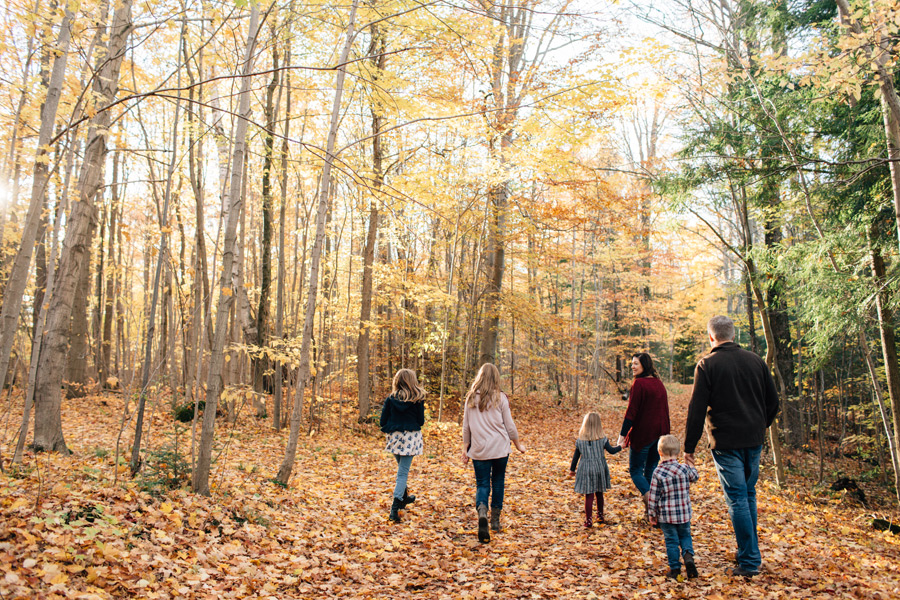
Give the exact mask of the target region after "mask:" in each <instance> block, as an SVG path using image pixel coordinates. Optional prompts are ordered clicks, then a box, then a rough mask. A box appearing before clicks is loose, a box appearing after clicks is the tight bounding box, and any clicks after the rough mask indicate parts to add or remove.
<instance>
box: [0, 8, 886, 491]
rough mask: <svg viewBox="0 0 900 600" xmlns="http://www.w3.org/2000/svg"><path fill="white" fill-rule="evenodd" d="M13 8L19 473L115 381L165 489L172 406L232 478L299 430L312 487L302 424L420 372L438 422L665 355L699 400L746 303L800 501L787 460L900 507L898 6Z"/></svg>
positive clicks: (206, 487) (195, 453) (567, 399)
mask: <svg viewBox="0 0 900 600" xmlns="http://www.w3.org/2000/svg"><path fill="white" fill-rule="evenodd" d="M651 4H652V6H651ZM2 19H3V27H2V28H0V56H2V60H0V71H2V73H0V77H2V81H3V84H2V94H0V129H2V131H3V136H2V140H3V141H2V148H0V149H2V159H0V165H2V166H0V169H2V193H3V198H2V214H0V218H2V222H0V225H2V228H0V234H2V238H0V283H2V290H3V292H2V314H0V341H2V344H0V373H5V376H6V379H5V387H6V391H5V393H4V395H3V398H4V401H3V408H2V410H3V413H4V414H3V430H2V431H3V433H2V437H0V451H2V461H3V463H2V464H3V466H5V467H9V465H10V463H15V464H18V463H21V462H22V461H23V460H25V461H26V462H27V460H28V456H31V454H30V453H29V452H30V450H31V449H33V450H36V451H54V452H62V453H66V452H68V451H69V445H70V444H71V443H72V441H73V436H77V433H73V432H72V431H70V430H69V429H68V428H67V423H66V422H65V421H64V420H63V419H62V418H61V414H62V413H61V407H63V406H65V404H66V403H67V402H71V401H72V399H73V398H78V397H82V396H88V397H93V396H95V395H96V396H97V398H98V401H99V398H101V397H102V396H103V395H110V394H114V395H120V396H121V397H122V398H124V399H125V400H126V402H125V409H124V413H123V414H122V416H121V420H120V427H121V432H120V438H121V442H122V443H121V448H122V449H121V453H122V455H123V456H125V457H126V459H128V458H129V457H130V464H131V470H132V474H135V473H137V472H139V471H140V469H141V467H142V463H143V462H144V461H143V458H142V457H143V456H145V455H146V453H147V452H148V451H151V450H154V448H155V446H154V447H150V446H148V445H147V444H146V443H145V442H143V441H142V432H143V431H144V424H145V422H146V419H147V418H148V416H147V415H148V414H150V413H152V414H156V415H159V414H172V415H175V416H177V418H179V419H180V421H181V422H184V423H187V427H186V428H185V429H183V430H181V431H180V433H179V434H178V435H179V436H180V437H181V441H180V443H181V448H182V450H183V452H184V453H185V456H186V457H187V460H188V462H189V465H190V473H191V477H192V481H191V487H192V489H193V490H194V491H195V492H200V493H205V494H208V493H209V492H210V481H209V473H210V464H211V461H212V460H213V458H214V457H213V448H214V444H215V443H217V442H216V440H217V436H218V435H219V432H220V430H221V427H222V426H223V424H224V423H228V422H230V421H234V420H235V419H247V418H252V417H253V416H254V415H255V417H256V418H258V419H265V420H266V421H265V422H266V423H268V424H269V425H268V426H269V427H271V428H274V429H276V430H279V429H281V428H289V430H290V435H289V437H288V441H287V445H286V447H285V448H283V462H282V464H281V466H280V468H279V469H278V471H277V473H274V472H273V473H271V474H270V475H271V476H272V477H274V478H275V479H277V481H279V482H281V483H282V484H287V483H288V482H289V480H290V478H291V474H292V472H294V467H295V458H296V452H297V444H298V439H299V437H300V436H302V435H307V434H308V433H310V432H313V431H319V430H321V429H322V428H341V429H343V428H350V429H351V430H353V431H356V430H357V428H359V427H365V426H366V425H365V424H366V423H367V422H368V421H370V420H371V418H372V416H373V415H375V414H377V413H376V410H377V407H378V405H379V404H380V401H381V399H382V398H383V397H384V396H385V395H386V393H387V392H388V391H389V385H390V378H391V376H392V374H393V373H394V372H395V371H396V370H397V369H398V368H400V367H409V368H413V369H415V370H416V371H417V372H418V373H419V374H420V380H421V381H423V382H424V384H425V385H426V388H427V390H428V410H429V415H430V419H433V420H447V419H456V418H457V414H458V413H457V408H458V402H459V398H460V396H461V394H463V393H464V391H465V389H466V387H467V385H468V384H469V382H470V381H471V378H472V376H473V374H474V372H475V371H476V369H477V368H478V366H479V365H480V364H482V363H484V362H487V361H491V362H494V363H496V364H497V365H498V366H499V367H500V369H501V371H502V373H503V376H504V379H505V385H506V386H507V388H508V389H509V391H510V395H511V396H513V397H521V398H526V397H527V398H530V399H531V401H533V402H534V403H537V404H539V405H546V406H553V407H556V406H563V407H579V406H582V405H586V404H588V403H590V402H594V401H596V399H597V398H599V397H601V396H603V395H610V394H614V395H621V394H622V393H624V392H625V391H626V390H627V387H628V385H629V382H628V377H629V376H630V375H629V374H628V372H627V369H626V366H627V364H628V360H629V359H630V355H631V353H633V352H637V351H643V350H648V351H650V352H651V353H652V355H653V356H654V357H655V359H656V361H657V363H658V365H659V367H660V371H661V373H662V374H663V377H664V379H665V380H666V381H669V382H677V383H685V384H689V383H690V382H691V379H692V375H693V365H694V363H695V362H696V360H697V359H698V358H699V357H700V356H702V354H703V353H704V352H705V351H706V349H707V346H706V343H705V340H706V335H705V327H704V326H705V322H706V319H707V318H709V317H710V316H712V315H713V314H716V313H727V314H729V315H731V316H732V317H734V319H735V320H736V322H738V323H739V325H740V333H739V340H738V341H739V342H740V343H741V344H743V345H744V346H746V347H749V348H751V349H753V350H754V351H757V352H759V353H760V354H761V355H763V356H765V358H766V360H767V362H768V363H769V365H770V366H771V367H772V369H773V372H774V373H775V375H776V381H777V383H778V386H779V390H780V393H781V396H782V399H783V410H782V413H781V415H780V418H779V420H778V422H777V423H776V425H775V426H774V427H773V429H772V431H771V436H770V443H771V453H770V454H769V455H768V456H769V457H770V459H769V460H774V461H775V465H776V467H777V477H778V481H779V483H782V482H783V481H784V480H785V478H786V477H789V476H790V474H789V470H788V471H787V472H786V471H785V465H784V464H783V463H784V460H783V458H782V457H783V456H784V449H786V450H787V451H788V452H795V451H802V452H811V453H813V454H814V455H815V456H816V457H817V460H818V465H819V467H818V470H819V473H818V477H819V479H820V480H822V481H824V480H825V479H826V478H828V477H830V474H829V473H830V469H831V467H830V465H831V464H832V463H833V461H835V460H836V459H837V458H838V457H851V458H853V459H854V460H855V461H857V462H858V463H859V464H860V465H861V473H860V474H859V477H864V478H867V479H868V480H873V481H880V482H881V483H880V485H882V486H883V488H884V489H885V490H891V489H892V488H893V491H889V492H888V493H891V494H893V493H896V490H897V481H898V458H897V457H898V453H897V446H896V443H897V439H898V438H897V436H898V433H900V369H898V359H897V351H896V341H895V327H896V325H897V318H896V316H895V312H896V309H897V302H898V294H897V291H898V283H897V276H896V272H897V267H898V262H900V261H898V228H900V99H898V94H897V89H896V83H897V73H898V63H897V57H898V53H900V31H898V30H900V2H897V1H896V0H865V1H862V0H860V1H853V0H837V1H828V0H821V1H819V0H796V1H794V0H792V1H780V2H763V1H755V0H740V1H731V0H729V1H726V2H716V3H692V2H682V1H681V0H671V1H670V2H666V3H662V4H659V3H649V2H648V3H643V2H635V3H627V2H626V3H609V4H608V5H607V4H603V3H599V4H598V3H593V2H577V1H574V0H551V1H546V2H545V1H539V0H511V1H509V2H505V3H494V2H490V1H486V0H447V1H443V0H440V1H437V2H421V1H418V0H385V1H381V0H367V1H362V2H361V1H359V0H348V2H345V3H338V4H335V3H329V2H315V1H313V2H294V1H293V0H292V1H290V2H286V1H285V2H275V3H266V2H250V3H246V2H240V1H239V2H215V1H212V0H210V1H207V0H200V1H199V2H172V1H166V0H164V1H160V2H141V3H134V2H132V0H121V1H117V2H110V1H109V0H84V1H82V2H78V3H71V2H70V3H61V2H58V1H57V0H14V1H12V2H10V3H9V4H8V5H7V7H6V8H5V9H4V10H3V12H2ZM23 409H24V410H23ZM217 415H218V422H219V424H218V425H217ZM20 419H21V420H20ZM610 427H612V426H610ZM161 443H163V442H162V441H161V440H159V439H156V440H154V442H153V444H155V445H157V446H158V445H159V444H161ZM788 462H789V461H788ZM788 466H789V465H788Z"/></svg>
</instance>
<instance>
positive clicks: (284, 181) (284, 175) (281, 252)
mask: <svg viewBox="0 0 900 600" xmlns="http://www.w3.org/2000/svg"><path fill="white" fill-rule="evenodd" d="M287 44H288V47H287V50H286V51H285V54H284V63H285V64H287V65H289V64H291V46H290V39H288V42H287ZM285 89H286V90H287V99H286V101H285V108H284V111H285V118H284V137H282V140H281V208H280V209H279V213H278V287H277V291H276V299H275V337H276V338H277V339H278V343H279V344H280V343H281V342H282V341H283V340H284V277H285V268H284V261H285V245H284V242H285V240H284V230H285V219H286V218H287V188H288V138H289V137H290V131H291V72H290V70H288V71H287V72H286V73H285V74H284V79H283V80H282V84H281V90H279V92H278V98H279V101H280V100H281V91H283V90H285ZM300 141H301V143H302V141H303V140H302V134H301V140H300ZM283 369H284V365H283V363H282V362H281V361H280V360H277V361H275V376H274V381H275V393H274V395H273V408H272V413H273V414H272V426H273V427H275V431H281V427H282V424H283V423H284V420H283V419H282V412H283V409H282V397H283V395H284V392H283V387H284V376H283V374H282V370H283Z"/></svg>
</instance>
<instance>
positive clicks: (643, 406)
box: [617, 352, 669, 512]
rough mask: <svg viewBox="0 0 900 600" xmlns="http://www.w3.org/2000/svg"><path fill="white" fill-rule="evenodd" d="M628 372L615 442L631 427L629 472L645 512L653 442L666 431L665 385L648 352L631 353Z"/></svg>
mask: <svg viewBox="0 0 900 600" xmlns="http://www.w3.org/2000/svg"><path fill="white" fill-rule="evenodd" d="M631 372H632V373H634V383H633V384H632V386H631V393H630V394H629V396H628V409H627V410H626V411H625V421H624V422H623V423H622V431H621V433H620V434H619V441H618V444H617V445H619V446H621V445H622V443H623V442H624V440H625V436H626V435H628V434H629V431H630V432H631V435H630V437H629V443H630V446H631V449H630V450H629V453H628V473H629V474H630V475H631V481H633V482H634V486H635V487H636V488H637V490H638V492H640V494H641V497H642V499H643V501H644V509H645V512H646V508H647V498H648V494H649V492H650V478H651V477H653V471H654V470H655V469H656V465H657V464H659V452H657V450H656V444H657V442H658V441H659V438H660V437H662V436H664V435H667V434H668V433H669V399H668V395H667V394H666V386H664V385H663V383H662V381H660V379H659V375H657V373H656V369H655V368H653V359H651V358H650V355H649V354H647V353H646V352H641V353H639V354H635V355H633V356H632V357H631Z"/></svg>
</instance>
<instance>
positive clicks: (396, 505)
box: [388, 498, 403, 523]
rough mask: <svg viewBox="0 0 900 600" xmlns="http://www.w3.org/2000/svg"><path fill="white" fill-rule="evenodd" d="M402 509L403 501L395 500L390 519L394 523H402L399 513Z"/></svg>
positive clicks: (392, 504)
mask: <svg viewBox="0 0 900 600" xmlns="http://www.w3.org/2000/svg"><path fill="white" fill-rule="evenodd" d="M401 508H403V500H398V499H397V498H394V501H393V502H392V503H391V515H390V516H389V517H388V518H389V519H390V520H391V521H393V522H394V523H399V522H400V513H399V512H398V511H399V510H400V509H401Z"/></svg>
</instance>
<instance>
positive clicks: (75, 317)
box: [63, 209, 96, 398]
mask: <svg viewBox="0 0 900 600" xmlns="http://www.w3.org/2000/svg"><path fill="white" fill-rule="evenodd" d="M95 213H96V209H95ZM95 229H96V220H95V219H93V218H92V219H91V221H90V225H89V226H88V234H87V239H88V240H92V239H94V230H95ZM90 291H91V246H90V243H88V245H87V246H86V247H85V250H84V265H83V266H82V267H81V274H80V275H79V277H78V284H77V287H76V288H75V297H74V299H73V301H72V319H71V323H70V327H69V352H68V355H67V360H66V374H65V378H64V379H63V384H64V385H65V386H66V398H82V397H84V396H86V395H87V393H88V383H89V381H90V374H89V372H88V355H89V354H90V352H91V344H90V339H89V335H88V299H89V298H90Z"/></svg>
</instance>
